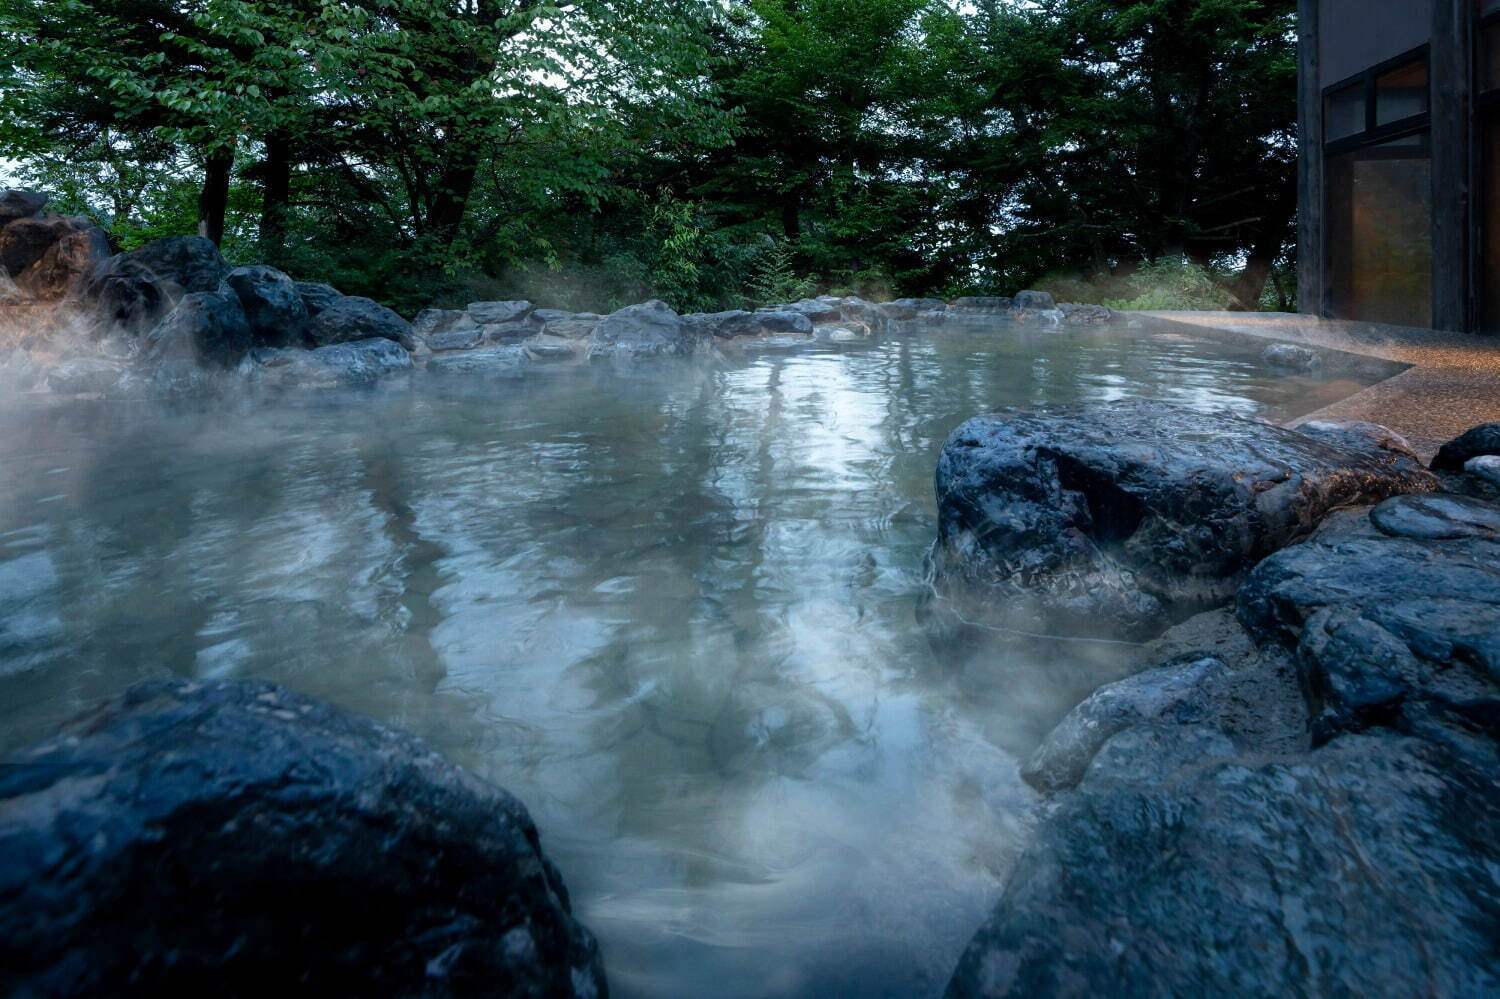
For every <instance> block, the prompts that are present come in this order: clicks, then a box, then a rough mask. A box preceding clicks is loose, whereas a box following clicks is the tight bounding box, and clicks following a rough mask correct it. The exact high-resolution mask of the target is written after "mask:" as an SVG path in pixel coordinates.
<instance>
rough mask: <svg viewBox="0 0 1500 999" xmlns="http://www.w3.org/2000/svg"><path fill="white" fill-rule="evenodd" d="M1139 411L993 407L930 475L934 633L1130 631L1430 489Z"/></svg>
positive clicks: (1231, 428) (1141, 631) (1214, 424)
mask: <svg viewBox="0 0 1500 999" xmlns="http://www.w3.org/2000/svg"><path fill="white" fill-rule="evenodd" d="M1343 440H1345V441H1346V443H1347V446H1345V447H1338V446H1334V445H1333V444H1332V443H1330V442H1329V441H1327V440H1320V439H1317V438H1314V437H1310V436H1308V435H1305V434H1300V433H1297V432H1296V431H1291V430H1286V429H1283V428H1280V427H1274V426H1270V425H1268V424H1264V423H1261V422H1258V421H1255V420H1247V419H1242V418H1239V417H1235V416H1232V415H1228V414H1218V415H1205V414H1200V413H1194V412H1190V411H1188V410H1184V409H1179V408H1176V407H1173V406H1167V405H1163V404H1160V403H1151V402H1118V403H1110V404H1104V405H1090V406H1063V407H1055V408H1038V409H1029V408H1015V409H1007V410H1001V411H999V412H996V413H991V414H989V415H986V416H982V417H979V418H977V419H973V420H970V421H969V422H967V423H965V424H964V425H963V426H961V427H959V428H958V429H957V430H955V431H954V432H953V434H952V435H951V436H950V437H949V438H948V441H947V443H946V444H945V445H944V447H943V451H942V454H941V456H940V458H939V463H938V471H937V498H938V517H939V523H938V541H937V543H936V545H935V546H934V548H933V551H932V556H931V564H932V571H933V582H934V592H935V594H936V596H937V600H936V601H935V602H934V603H932V604H931V605H930V606H929V609H930V610H931V611H933V612H934V614H935V615H936V617H935V618H934V623H935V624H938V625H943V624H945V623H947V624H951V622H952V621H954V620H957V621H959V622H962V625H961V627H963V628H971V627H976V626H977V627H981V628H983V627H988V628H999V629H1002V630H1004V629H1014V630H1017V631H1020V632H1037V631H1041V632H1045V633H1067V634H1079V635H1092V636H1104V637H1127V638H1146V637H1150V636H1152V635H1154V634H1158V633H1159V632H1160V631H1161V630H1162V629H1163V628H1164V627H1166V626H1167V625H1169V624H1171V623H1173V622H1175V621H1179V620H1182V619H1184V618H1186V617H1188V616H1189V615H1191V614H1193V613H1195V612H1197V611H1200V610H1204V609H1208V608H1211V607H1215V606H1220V605H1223V604H1225V603H1227V602H1228V601H1229V600H1230V599H1231V598H1232V597H1233V595H1234V593H1235V590H1236V589H1237V587H1238V586H1239V583H1240V581H1241V580H1242V579H1243V578H1244V576H1245V574H1246V573H1247V572H1248V571H1249V569H1250V568H1251V567H1252V566H1253V565H1255V563H1256V562H1258V561H1259V560H1261V559H1262V558H1264V557H1266V556H1267V555H1269V554H1271V553H1272V552H1274V551H1276V550H1277V549H1279V548H1282V547H1284V546H1286V545H1288V544H1291V543H1294V542H1296V541H1298V540H1300V539H1302V538H1304V537H1306V536H1307V535H1308V534H1309V533H1310V532H1311V531H1312V529H1313V528H1314V527H1315V526H1316V525H1317V523H1318V522H1319V521H1320V520H1321V519H1322V518H1323V517H1324V516H1325V515H1326V514H1327V513H1328V512H1329V511H1331V510H1334V509H1336V508H1338V507H1341V506H1346V505H1350V504H1356V503H1374V502H1378V501H1379V500H1382V499H1385V498H1386V497H1388V496H1391V495H1395V494H1399V493H1404V492H1428V491H1433V490H1435V489H1436V488H1437V483H1436V480H1435V479H1434V477H1433V476H1432V475H1431V473H1429V472H1427V471H1425V470H1424V469H1422V468H1421V467H1420V464H1419V463H1418V462H1417V461H1416V460H1415V458H1414V457H1413V456H1412V455H1410V454H1409V453H1407V452H1405V451H1401V450H1397V449H1392V448H1391V447H1386V446H1382V445H1381V444H1380V443H1379V442H1377V441H1375V440H1371V439H1369V438H1366V437H1360V436H1357V435H1349V436H1346V437H1345V438H1343Z"/></svg>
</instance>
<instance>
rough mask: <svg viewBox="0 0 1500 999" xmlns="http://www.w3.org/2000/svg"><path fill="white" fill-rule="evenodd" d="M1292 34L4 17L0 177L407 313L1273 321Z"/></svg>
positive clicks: (739, 17)
mask: <svg viewBox="0 0 1500 999" xmlns="http://www.w3.org/2000/svg"><path fill="white" fill-rule="evenodd" d="M1295 7H1296V4H1295V3H1294V2H1293V0H1276V2H1258V0H1135V2H1130V0H1036V2H1027V3H1021V2H1001V0H990V2H984V0H977V2H972V0H713V2H710V0H577V2H571V3H569V2H552V3H544V2H537V0H352V2H349V0H4V3H0V156H3V157H5V158H6V159H8V160H10V161H11V162H12V164H14V165H15V166H13V168H12V171H11V172H12V173H13V174H16V175H17V176H13V177H12V179H13V180H20V181H22V182H25V183H27V184H30V185H33V186H36V187H38V188H41V189H45V190H47V191H49V192H51V193H53V195H54V206H60V207H61V208H63V209H64V210H69V211H74V212H79V213H88V214H91V215H94V216H96V217H97V218H99V219H100V220H101V221H102V222H103V223H104V224H105V225H107V226H108V228H109V230H110V232H111V233H112V235H113V238H114V239H115V240H116V241H117V242H118V243H119V245H120V247H121V248H129V247H130V246H133V245H137V244H139V243H141V242H144V241H146V240H148V239H151V238H153V237H155V236H159V235H165V234H169V233H183V232H192V231H199V230H201V231H203V232H204V233H205V234H207V235H209V236H210V237H211V238H214V239H216V240H219V241H220V242H221V244H222V245H223V247H224V250H225V252H226V254H227V255H228V256H229V257H230V258H231V259H239V260H242V261H248V260H251V259H254V260H259V261H266V262H270V263H274V264H276V265H278V266H280V267H282V268H283V269H285V270H287V271H290V272H292V273H293V274H294V275H295V276H297V277H299V278H304V279H308V280H319V281H328V282H331V283H333V284H335V285H337V286H338V287H340V288H341V289H343V290H344V291H346V292H349V293H354V294H365V295H370V296H372V297H375V298H378V299H381V300H383V301H385V302H388V303H390V304H392V305H393V306H395V307H397V308H400V309H403V310H408V311H410V310H412V309H414V308H417V307H421V306H425V305H428V304H430V303H432V302H440V303H441V302H444V301H457V300H467V299H470V298H480V297H501V296H509V295H517V296H524V297H529V298H532V299H534V300H537V301H543V302H546V303H547V304H552V305H556V306H559V307H578V308H591V309H599V308H605V307H608V306H610V305H612V304H616V303H623V302H634V301H639V300H642V299H645V298H650V297H659V298H662V299H665V300H666V301H668V302H669V303H671V304H672V305H674V306H676V307H678V308H679V309H709V308H715V307H728V306H738V305H740V304H743V303H745V302H752V303H754V302H758V301H764V300H767V299H771V298H777V297H781V298H785V297H792V296H793V295H794V293H800V292H804V291H813V290H818V291H830V290H837V289H849V290H851V291H857V292H860V293H863V294H867V295H882V294H891V295H928V294H932V295H939V296H944V297H946V296H951V295H956V294H961V293H971V294H974V293H978V294H983V293H1008V292H1010V291H1013V290H1015V289H1017V288H1020V287H1023V286H1035V285H1038V284H1046V283H1047V282H1052V283H1056V284H1059V285H1064V286H1066V288H1067V297H1068V298H1069V299H1071V300H1079V299H1084V300H1088V299H1090V298H1092V299H1094V300H1103V299H1116V300H1118V299H1120V298H1122V297H1123V298H1125V299H1129V298H1132V297H1136V296H1144V298H1146V299H1151V300H1152V301H1153V302H1155V301H1156V300H1155V299H1152V296H1153V295H1155V296H1157V298H1158V299H1163V298H1164V299H1166V300H1167V304H1171V300H1172V296H1173V295H1174V294H1178V292H1176V291H1173V290H1172V289H1185V291H1183V292H1182V293H1183V294H1188V295H1189V296H1190V297H1191V296H1198V297H1201V298H1204V299H1206V301H1205V303H1204V304H1210V303H1212V304H1235V305H1238V306H1239V307H1244V308H1255V307H1257V306H1258V305H1259V304H1260V303H1261V302H1262V301H1263V297H1264V299H1265V300H1267V301H1272V302H1278V301H1279V304H1281V305H1286V304H1289V302H1290V300H1291V298H1292V296H1293V295H1294V294H1295V289H1294V288H1292V287H1290V286H1289V284H1288V283H1287V281H1288V275H1289V274H1290V270H1291V268H1290V266H1289V263H1290V261H1289V255H1290V254H1291V252H1292V249H1293V229H1294V215H1295V209H1296V204H1295V188H1294V168H1293V167H1294V160H1295V156H1296V137H1295V134H1294V125H1295V119H1296V100H1295V97H1296V93H1295V91H1296V88H1295V79H1296V52H1295V41H1294V30H1295ZM1145 265H1149V266H1145ZM1184 274H1186V275H1187V276H1186V277H1184V276H1183V275H1184ZM1148 275H1149V276H1151V278H1150V280H1149V281H1148V280H1145V276H1148ZM1268 278H1269V279H1270V280H1268ZM1163 289H1165V290H1163ZM1157 304H1159V303H1157Z"/></svg>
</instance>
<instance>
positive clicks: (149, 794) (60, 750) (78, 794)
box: [0, 681, 607, 999]
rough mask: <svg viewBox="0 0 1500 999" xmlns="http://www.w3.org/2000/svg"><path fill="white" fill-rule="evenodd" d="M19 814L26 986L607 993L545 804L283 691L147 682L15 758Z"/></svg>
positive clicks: (2, 833)
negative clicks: (558, 863)
mask: <svg viewBox="0 0 1500 999" xmlns="http://www.w3.org/2000/svg"><path fill="white" fill-rule="evenodd" d="M0 816H3V819H0V969H3V970H0V987H3V988H4V991H5V992H6V993H7V994H12V995H49V996H84V995H104V994H131V995H161V996H166V995H201V994H205V993H207V992H214V991H227V992H228V993H229V994H232V995H274V994H278V993H282V994H291V993H299V994H300V993H307V994H317V995H392V996H395V995H401V996H418V995H420V996H433V997H439V996H441V997H459V996H479V995H486V996H492V995H504V996H516V997H531V999H541V997H549V999H551V997H576V999H599V997H602V996H604V995H605V994H606V990H607V986H606V984H605V979H604V972H603V968H602V966H601V964H600V959H599V952H598V947H597V945H596V944H595V942H594V939H593V937H592V936H591V935H590V934H589V932H588V931H587V930H586V929H585V928H584V927H583V926H582V925H580V924H579V923H578V922H577V920H576V919H574V917H573V916H572V914H571V912H570V910H569V904H568V893H567V889H566V887H565V886H564V885H563V883H562V879H561V877H560V876H559V874H558V872H557V870H556V868H555V867H553V866H552V864H551V863H550V862H549V861H548V860H547V858H546V856H545V855H544V854H543V853H542V850H541V846H540V840H539V837H538V834H537V830H536V827H535V825H534V824H533V823H532V821H531V818H530V817H529V815H528V814H527V812H526V809H525V806H523V805H522V804H521V803H520V802H519V801H517V800H516V799H515V798H514V797H512V796H511V795H509V794H507V793H506V792H505V791H503V790H501V789H499V788H497V787H494V786H493V785H490V784H487V783H485V782H484V781H481V780H479V779H478V778H476V777H474V776H472V775H470V774H468V773H466V772H465V771H463V770H460V769H459V768H458V767H456V766H454V765H453V764H451V763H449V762H448V761H447V760H445V759H443V758H442V757H441V756H439V755H438V754H437V753H435V752H434V751H433V750H431V749H430V748H428V747H427V746H426V745H424V744H423V743H421V742H419V741H418V740H416V739H414V738H412V737H410V736H407V735H404V734H401V733H399V732H396V731H394V730H392V729H388V728H385V727H384V726H381V725H378V724H376V723H375V722H372V721H369V720H367V719H365V718H361V717H358V716H356V715H352V714H348V713H345V712H343V711H340V710H338V709H336V708H333V707H331V706H329V705H326V704H322V703H319V702H316V701H312V700H309V699H307V698H304V697H300V696H298V695H296V694H293V693H291V692H289V691H287V690H284V689H282V688H279V687H276V686H274V685H272V684H268V683H261V682H245V681H240V682H223V683H196V682H181V681H174V682H164V683H153V684H146V685H142V686H140V687H136V688H134V689H132V690H131V691H130V692H129V693H127V694H126V695H124V696H123V697H121V698H119V699H117V700H115V701H112V702H110V703H108V704H106V705H105V706H104V707H102V708H100V709H98V710H96V711H94V712H92V713H90V714H88V715H86V716H84V717H83V718H81V719H79V720H77V721H76V722H74V723H72V724H71V725H69V726H68V727H66V728H65V729H64V730H63V732H62V733H61V734H59V735H58V736H57V737H55V738H53V739H50V740H47V741H44V742H42V743H39V744H37V745H34V746H31V747H29V748H27V749H25V750H22V751H21V752H19V753H17V754H16V755H14V756H13V757H11V758H10V760H9V761H8V762H7V764H6V766H5V767H4V768H3V770H0ZM518 940H520V941H521V945H518V942H517V941H518Z"/></svg>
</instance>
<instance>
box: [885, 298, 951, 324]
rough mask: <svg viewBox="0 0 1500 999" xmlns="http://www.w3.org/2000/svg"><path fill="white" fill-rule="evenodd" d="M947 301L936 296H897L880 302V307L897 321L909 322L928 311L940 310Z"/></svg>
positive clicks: (945, 306) (944, 307) (945, 305)
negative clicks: (890, 300) (894, 298)
mask: <svg viewBox="0 0 1500 999" xmlns="http://www.w3.org/2000/svg"><path fill="white" fill-rule="evenodd" d="M947 307H948V305H947V303H945V302H943V301H942V300H941V299H937V298H898V299H896V300H895V301H893V302H882V303H880V309H881V311H882V312H884V313H885V314H886V315H887V316H889V317H890V318H891V319H894V320H896V321H897V322H911V321H912V320H914V319H917V318H919V317H921V316H924V315H926V314H927V313H930V312H942V311H943V310H944V309H946V308H947Z"/></svg>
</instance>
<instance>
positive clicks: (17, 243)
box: [0, 216, 67, 278]
mask: <svg viewBox="0 0 1500 999" xmlns="http://www.w3.org/2000/svg"><path fill="white" fill-rule="evenodd" d="M66 221H67V220H65V219H61V218H58V217H57V216H51V217H48V218H23V219H18V220H16V221H15V222H12V223H10V224H9V225H7V226H6V227H5V228H4V229H0V269H3V270H4V271H5V273H6V274H7V275H9V276H10V277H12V278H14V277H18V276H19V275H21V274H22V273H24V272H25V271H26V269H27V268H29V267H30V266H31V265H32V264H35V263H36V262H37V261H39V260H41V259H42V257H43V255H44V254H46V252H47V251H48V250H49V249H51V248H52V244H53V243H56V242H57V239H58V235H59V233H58V228H59V225H60V224H63V223H65V222H66Z"/></svg>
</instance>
